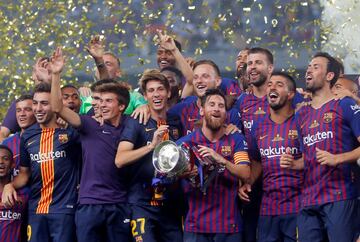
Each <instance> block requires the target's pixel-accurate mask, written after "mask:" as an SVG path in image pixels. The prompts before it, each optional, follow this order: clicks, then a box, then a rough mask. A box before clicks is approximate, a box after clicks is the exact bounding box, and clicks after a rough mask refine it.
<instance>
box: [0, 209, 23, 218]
mask: <svg viewBox="0 0 360 242" xmlns="http://www.w3.org/2000/svg"><path fill="white" fill-rule="evenodd" d="M20 219H21V213H16V212H12V211H10V210H7V211H1V212H0V221H4V220H20Z"/></svg>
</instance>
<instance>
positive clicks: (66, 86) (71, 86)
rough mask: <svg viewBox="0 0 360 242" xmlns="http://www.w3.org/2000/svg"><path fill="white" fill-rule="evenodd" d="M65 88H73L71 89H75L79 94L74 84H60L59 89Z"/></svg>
mask: <svg viewBox="0 0 360 242" xmlns="http://www.w3.org/2000/svg"><path fill="white" fill-rule="evenodd" d="M65 88H73V89H75V90H76V91H77V93H78V94H79V95H80V93H79V90H78V88H77V87H76V86H74V85H73V84H66V85H64V86H62V87H61V91H62V90H64V89H65Z"/></svg>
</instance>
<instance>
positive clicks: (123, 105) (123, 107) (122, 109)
mask: <svg viewBox="0 0 360 242" xmlns="http://www.w3.org/2000/svg"><path fill="white" fill-rule="evenodd" d="M119 110H120V112H121V113H124V111H125V104H120V105H119Z"/></svg>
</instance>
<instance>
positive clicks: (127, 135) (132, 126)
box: [120, 118, 141, 144]
mask: <svg viewBox="0 0 360 242" xmlns="http://www.w3.org/2000/svg"><path fill="white" fill-rule="evenodd" d="M124 125H125V127H124V130H123V132H122V134H121V138H120V142H121V141H128V142H130V143H132V144H136V141H137V138H138V133H139V131H140V130H141V126H140V124H139V121H138V120H136V119H133V118H129V119H128V120H126V123H125V124H124Z"/></svg>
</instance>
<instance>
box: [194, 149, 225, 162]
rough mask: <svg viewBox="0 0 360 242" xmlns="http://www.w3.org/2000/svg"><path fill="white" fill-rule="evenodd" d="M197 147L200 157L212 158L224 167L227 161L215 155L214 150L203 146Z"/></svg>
mask: <svg viewBox="0 0 360 242" xmlns="http://www.w3.org/2000/svg"><path fill="white" fill-rule="evenodd" d="M198 147H199V152H200V155H201V156H202V157H209V158H212V159H213V160H214V161H216V162H217V163H218V164H220V165H223V166H225V165H226V163H227V160H226V159H225V158H224V157H222V156H221V155H220V154H218V153H216V151H215V150H213V149H211V148H209V147H207V146H203V145H198Z"/></svg>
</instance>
